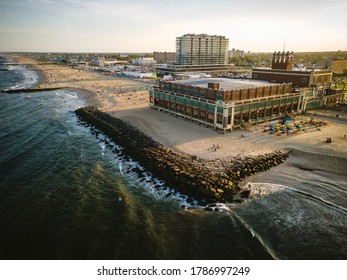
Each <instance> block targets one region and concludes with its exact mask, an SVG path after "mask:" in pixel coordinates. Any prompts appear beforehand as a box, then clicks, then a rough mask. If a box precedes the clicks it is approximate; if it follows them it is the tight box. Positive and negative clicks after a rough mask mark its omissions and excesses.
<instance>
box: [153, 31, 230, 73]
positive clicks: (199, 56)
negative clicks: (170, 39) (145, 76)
mask: <svg viewBox="0 0 347 280" xmlns="http://www.w3.org/2000/svg"><path fill="white" fill-rule="evenodd" d="M228 47H229V39H227V38H225V37H224V36H217V35H207V34H197V35H196V34H185V35H183V36H181V37H177V38H176V62H175V64H161V65H157V66H156V71H157V72H158V73H160V74H162V75H168V74H173V75H174V74H175V73H183V72H208V73H224V72H227V71H228V70H229V67H228Z"/></svg>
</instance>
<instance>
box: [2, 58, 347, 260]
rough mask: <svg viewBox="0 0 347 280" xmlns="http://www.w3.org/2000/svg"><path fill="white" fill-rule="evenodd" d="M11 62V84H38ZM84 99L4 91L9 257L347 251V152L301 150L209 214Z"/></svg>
mask: <svg viewBox="0 0 347 280" xmlns="http://www.w3.org/2000/svg"><path fill="white" fill-rule="evenodd" d="M3 63H6V61H5V59H3V58H0V89H1V90H3V89H7V88H25V87H28V86H31V85H33V84H34V83H35V82H36V81H37V76H36V75H35V72H34V71H30V70H28V69H26V68H25V67H24V66H10V65H4V64H3ZM1 64H2V65H1ZM84 105H85V104H84V103H83V101H82V100H81V99H80V98H79V97H78V95H77V94H76V93H74V92H72V91H69V90H57V91H47V92H30V93H24V92H23V93H18V94H4V93H0V117H1V122H0V151H1V153H0V248H1V250H0V258H1V259H346V258H347V251H346V250H347V249H346V248H347V246H346V245H347V227H346V222H347V201H346V192H347V174H346V172H345V169H344V168H343V166H346V163H347V162H346V159H344V158H342V157H338V156H336V155H332V156H323V155H319V154H312V153H308V152H302V151H293V153H292V154H291V156H290V158H289V159H288V160H287V162H286V163H285V164H283V165H280V166H278V167H276V168H273V169H272V170H270V171H268V172H265V173H260V174H257V175H256V176H253V177H252V178H249V179H248V181H249V182H250V183H251V187H252V189H253V192H252V193H253V194H254V196H253V198H252V199H249V200H248V201H247V202H245V203H242V204H229V205H223V204H220V205H214V206H211V207H210V208H209V209H208V210H213V211H206V209H204V208H202V207H199V206H198V205H197V204H196V202H194V201H191V200H190V199H189V198H187V197H186V196H184V195H181V194H179V193H176V192H175V191H174V190H171V189H169V188H167V187H166V186H165V183H163V182H161V181H160V180H158V179H157V178H154V177H153V176H151V174H150V173H148V172H146V170H144V169H143V168H142V167H141V166H139V165H138V164H137V163H136V162H133V161H132V160H131V159H130V158H128V157H127V156H126V155H124V154H122V147H119V146H118V145H117V143H113V142H112V141H110V140H109V139H107V138H106V137H105V136H103V135H102V134H101V133H99V132H98V131H96V130H95V129H93V128H91V127H88V126H84V125H83V124H81V123H80V122H79V121H78V119H77V118H76V116H75V114H74V113H73V112H74V110H76V109H77V108H79V107H81V106H84ZM321 162H325V164H324V165H322V164H320V163H321ZM322 166H323V167H324V168H322ZM135 168H137V169H141V170H142V171H143V173H142V175H141V176H139V175H138V174H137V173H136V172H134V169H135Z"/></svg>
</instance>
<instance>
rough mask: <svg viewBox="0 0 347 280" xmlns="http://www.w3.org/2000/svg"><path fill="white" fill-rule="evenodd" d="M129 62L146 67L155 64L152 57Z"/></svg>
mask: <svg viewBox="0 0 347 280" xmlns="http://www.w3.org/2000/svg"><path fill="white" fill-rule="evenodd" d="M131 62H132V64H134V65H146V66H149V65H153V64H155V60H154V58H153V57H141V58H136V59H133V60H132V61H131Z"/></svg>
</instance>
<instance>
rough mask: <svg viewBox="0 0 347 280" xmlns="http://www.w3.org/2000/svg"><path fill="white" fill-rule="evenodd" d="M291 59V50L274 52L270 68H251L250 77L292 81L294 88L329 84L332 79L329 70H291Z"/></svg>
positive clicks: (279, 81) (292, 57) (275, 81)
mask: <svg viewBox="0 0 347 280" xmlns="http://www.w3.org/2000/svg"><path fill="white" fill-rule="evenodd" d="M293 59H294V55H293V52H291V53H290V52H286V53H285V52H282V53H281V52H277V53H276V52H275V53H274V54H273V56H272V66H271V69H267V68H254V69H252V79H257V80H263V81H269V82H274V83H292V84H293V87H294V88H297V87H299V88H302V87H312V86H323V87H328V86H330V84H331V80H332V72H331V71H330V70H317V69H311V70H305V71H301V70H293Z"/></svg>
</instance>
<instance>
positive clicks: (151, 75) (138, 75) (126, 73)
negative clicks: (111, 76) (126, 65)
mask: <svg viewBox="0 0 347 280" xmlns="http://www.w3.org/2000/svg"><path fill="white" fill-rule="evenodd" d="M122 74H123V75H124V76H127V77H131V78H140V79H142V78H155V77H156V75H155V73H153V72H147V73H142V72H132V71H123V72H122Z"/></svg>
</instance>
